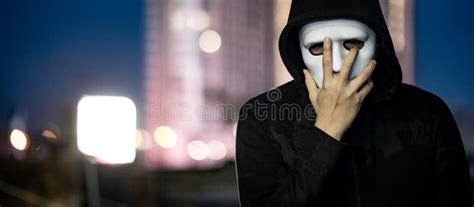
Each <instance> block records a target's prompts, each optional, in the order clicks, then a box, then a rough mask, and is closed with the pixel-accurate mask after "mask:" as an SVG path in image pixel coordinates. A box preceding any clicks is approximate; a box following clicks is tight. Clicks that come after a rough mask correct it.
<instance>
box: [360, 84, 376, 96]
mask: <svg viewBox="0 0 474 207" xmlns="http://www.w3.org/2000/svg"><path fill="white" fill-rule="evenodd" d="M372 87H374V82H373V81H369V82H368V83H366V84H365V85H364V86H362V89H360V91H359V92H358V93H357V94H359V95H361V96H362V97H364V98H365V97H366V96H367V95H368V94H369V92H370V90H371V89H372Z"/></svg>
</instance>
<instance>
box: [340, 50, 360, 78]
mask: <svg viewBox="0 0 474 207" xmlns="http://www.w3.org/2000/svg"><path fill="white" fill-rule="evenodd" d="M358 52H359V50H358V49H357V48H351V50H350V51H349V53H347V55H346V57H345V58H344V62H343V63H342V66H341V70H340V71H341V74H340V76H341V78H342V80H343V81H349V73H350V72H351V68H352V64H354V61H355V59H356V57H357V53H358Z"/></svg>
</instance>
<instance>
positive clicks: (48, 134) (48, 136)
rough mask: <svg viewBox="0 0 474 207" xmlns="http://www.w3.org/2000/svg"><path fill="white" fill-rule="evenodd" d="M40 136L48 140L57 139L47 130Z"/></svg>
mask: <svg viewBox="0 0 474 207" xmlns="http://www.w3.org/2000/svg"><path fill="white" fill-rule="evenodd" d="M41 136H43V137H46V138H50V139H57V138H58V137H57V136H56V134H55V133H54V132H53V131H51V130H47V129H46V130H44V131H43V133H41Z"/></svg>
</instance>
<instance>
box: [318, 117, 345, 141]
mask: <svg viewBox="0 0 474 207" xmlns="http://www.w3.org/2000/svg"><path fill="white" fill-rule="evenodd" d="M314 126H315V127H317V128H319V129H320V130H322V131H324V132H325V133H326V134H328V135H329V136H331V137H332V138H334V139H335V140H337V141H340V140H341V138H342V134H343V133H344V132H343V130H341V129H339V128H338V127H337V126H334V125H331V124H322V123H318V122H316V123H315V124H314Z"/></svg>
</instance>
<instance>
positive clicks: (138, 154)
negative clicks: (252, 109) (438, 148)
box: [0, 0, 474, 207]
mask: <svg viewBox="0 0 474 207" xmlns="http://www.w3.org/2000/svg"><path fill="white" fill-rule="evenodd" d="M380 2H381V4H382V6H383V10H384V13H385V17H386V19H387V23H388V24H389V27H390V30H391V34H392V38H393V42H394V44H395V47H396V51H397V55H398V57H399V59H400V61H401V64H402V67H403V75H404V80H403V81H404V82H406V83H409V84H414V85H417V86H418V87H421V88H423V89H425V90H428V91H430V92H432V93H435V94H437V95H438V96H440V97H442V98H443V100H445V101H446V102H447V103H448V105H449V107H450V109H451V111H452V112H453V114H454V115H455V118H456V121H457V124H458V126H459V129H460V131H461V134H462V138H463V141H464V147H465V149H466V153H467V156H468V158H469V163H470V169H471V177H472V178H473V179H474V127H473V126H474V93H473V92H472V90H473V89H474V83H473V82H474V81H472V78H473V77H474V70H473V65H472V60H473V58H474V56H473V50H472V48H474V43H473V37H474V33H473V27H474V23H473V20H474V15H473V8H474V7H473V3H472V1H471V0H459V1H456V2H455V3H448V2H447V1H441V0H381V1H380ZM290 3H291V2H290V0H225V1H224V0H142V1H138V0H135V1H128V0H101V1H96V0H81V1H66V0H49V1H34V0H23V1H15V0H2V1H0V15H1V16H0V21H1V30H0V48H1V49H0V206H2V207H4V206H5V207H7V206H55V207H56V206H71V207H74V206H238V197H237V196H238V194H237V187H236V177H235V168H234V161H233V160H234V141H235V129H236V120H237V118H238V117H237V115H238V110H239V107H240V106H241V105H242V104H243V103H245V101H246V100H248V99H249V98H251V97H254V96H255V95H257V94H260V93H262V92H264V91H266V90H269V89H271V88H273V87H276V86H278V85H281V84H283V83H285V82H287V81H289V80H291V77H290V75H289V74H288V73H287V71H286V69H285V68H284V66H283V64H282V62H281V59H280V56H279V52H278V48H277V40H278V37H279V34H280V32H281V30H282V28H283V26H284V25H285V23H286V20H287V15H288V11H289V5H290ZM97 95H100V96H107V97H110V96H114V97H116V96H119V97H128V99H127V100H131V101H133V103H131V102H126V104H125V105H127V104H130V103H131V104H132V105H127V107H128V106H130V107H128V108H127V107H125V108H124V109H121V108H120V109H111V108H110V107H108V105H105V108H104V109H102V110H100V109H98V108H95V109H94V108H93V109H91V110H88V109H84V110H83V111H81V110H80V107H79V101H80V100H83V99H81V98H83V97H95V96H97ZM81 103H82V101H81ZM84 103H85V101H84ZM84 105H86V104H84ZM93 106H94V105H93ZM84 108H86V107H84ZM106 109H110V110H117V113H118V112H120V113H122V114H123V117H126V116H129V115H130V116H133V117H136V122H133V123H131V125H130V126H132V128H133V131H131V132H130V130H129V131H127V132H124V133H122V131H123V130H125V131H126V130H127V129H129V128H130V127H128V128H127V127H120V126H122V125H120V123H119V120H120V117H119V116H117V117H115V120H112V121H111V122H113V123H116V122H115V121H117V123H118V124H117V125H111V126H98V125H93V126H92V128H94V130H97V131H90V130H89V131H87V132H88V133H92V134H93V135H94V133H95V135H98V134H100V133H101V132H102V131H104V129H105V128H106V127H109V128H107V129H109V130H112V131H114V132H116V133H117V134H119V135H121V134H127V135H130V136H128V138H124V140H126V139H128V141H129V142H128V144H125V145H122V144H121V142H119V141H115V140H114V139H112V140H108V141H103V142H101V143H99V141H96V142H97V143H94V140H92V143H90V142H89V144H91V145H87V144H85V145H84V146H83V147H84V148H81V147H80V146H79V147H78V143H79V142H81V141H80V139H82V138H80V137H81V136H82V135H81V132H80V131H81V130H83V128H84V127H83V126H85V125H86V124H87V123H94V121H96V120H97V118H94V116H95V117H100V115H101V114H100V113H97V110H99V111H104V110H106ZM128 109H132V110H131V111H132V112H130V113H128V114H127V111H129V110H128ZM133 109H135V110H133ZM94 110H96V111H94ZM120 113H118V114H120ZM81 114H86V115H87V116H86V115H81ZM84 117H92V118H90V119H85V118H84ZM82 118H84V120H85V121H84V120H82ZM128 120H130V119H128ZM82 123H86V124H84V125H81V124H82ZM123 124H125V123H123ZM127 126H128V125H127ZM81 127H82V128H81ZM101 127H102V128H101ZM135 129H136V130H135ZM99 137H100V136H99ZM120 139H121V138H120ZM117 140H119V138H118V137H117ZM130 140H132V141H131V142H130ZM89 141H90V140H89ZM84 143H88V142H85V141H84ZM125 143H127V142H125ZM101 144H102V145H103V146H105V148H101V149H97V150H96V151H94V152H92V151H87V150H88V149H90V148H87V147H89V146H98V145H101ZM118 146H124V148H123V150H119V151H118V150H115V151H114V150H112V149H117V147H118ZM114 147H115V148H114ZM127 147H128V148H127ZM130 147H132V148H133V149H131V150H132V151H130V149H129V148H130ZM86 148H87V149H86ZM94 149H95V148H94ZM109 152H110V153H112V154H110V156H112V157H113V158H114V156H115V158H116V157H123V158H124V159H123V160H113V159H109V158H110V157H107V156H106V155H105V154H106V153H109ZM114 153H115V154H114Z"/></svg>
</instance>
